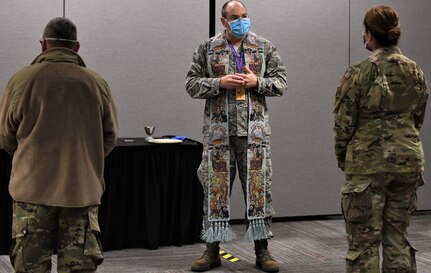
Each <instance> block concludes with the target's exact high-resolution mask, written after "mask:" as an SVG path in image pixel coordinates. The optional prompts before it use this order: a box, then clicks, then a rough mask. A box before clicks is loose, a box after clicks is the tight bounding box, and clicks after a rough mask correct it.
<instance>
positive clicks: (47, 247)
mask: <svg viewBox="0 0 431 273" xmlns="http://www.w3.org/2000/svg"><path fill="white" fill-rule="evenodd" d="M97 213H98V207H97V206H90V207H85V208H62V207H51V206H45V205H34V204H29V203H22V202H14V203H13V226H12V237H13V243H12V247H11V251H10V260H11V263H12V266H13V267H14V269H15V272H17V273H18V272H19V273H21V272H32V273H50V272H51V256H52V255H53V252H54V250H55V249H57V253H58V262H57V263H58V272H59V273H68V272H80V273H84V272H85V273H90V272H96V269H97V266H98V265H100V264H101V263H102V261H103V250H102V247H101V244H100V240H99V234H100V228H99V224H98V220H97Z"/></svg>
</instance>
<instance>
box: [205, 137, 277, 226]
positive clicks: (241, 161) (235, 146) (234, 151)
mask: <svg viewBox="0 0 431 273" xmlns="http://www.w3.org/2000/svg"><path fill="white" fill-rule="evenodd" d="M229 146H230V150H229V154H230V160H229V162H230V166H229V167H230V169H229V172H230V190H231V193H232V185H233V183H234V181H235V176H236V170H237V168H238V174H239V180H240V181H241V188H242V191H243V193H244V202H246V201H247V199H246V198H247V196H246V195H247V171H248V170H247V137H234V136H231V137H229ZM265 164H266V178H267V183H266V215H271V216H272V215H273V214H274V209H273V207H272V195H271V183H272V162H271V148H270V143H269V139H268V144H267V146H266V162H265ZM197 175H198V178H199V181H200V183H201V184H202V187H203V189H204V202H203V204H204V209H203V212H204V215H203V221H204V223H203V226H204V229H205V227H206V226H207V224H208V207H207V205H206V204H208V137H204V147H203V155H202V162H201V164H200V165H199V168H198V171H197ZM245 215H247V212H246V213H245ZM246 219H247V217H246ZM267 220H268V221H267V224H268V225H269V224H270V223H271V217H268V219H267ZM247 225H248V223H247Z"/></svg>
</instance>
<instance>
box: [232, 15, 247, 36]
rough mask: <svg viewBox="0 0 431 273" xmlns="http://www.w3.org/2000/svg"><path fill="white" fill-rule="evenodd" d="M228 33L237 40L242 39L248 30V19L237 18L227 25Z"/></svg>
mask: <svg viewBox="0 0 431 273" xmlns="http://www.w3.org/2000/svg"><path fill="white" fill-rule="evenodd" d="M229 27H230V32H231V33H232V35H233V36H235V37H237V38H242V37H244V36H245V35H246V34H247V33H248V31H249V30H250V18H238V19H236V20H235V21H232V22H230V23H229Z"/></svg>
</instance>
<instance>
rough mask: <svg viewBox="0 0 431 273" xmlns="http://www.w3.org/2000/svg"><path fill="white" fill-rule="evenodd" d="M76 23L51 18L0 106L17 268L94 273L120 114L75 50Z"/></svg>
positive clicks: (38, 272)
mask: <svg viewBox="0 0 431 273" xmlns="http://www.w3.org/2000/svg"><path fill="white" fill-rule="evenodd" d="M76 38H77V37H76V26H75V25H74V24H73V23H72V22H71V21H70V20H69V19H67V18H54V19H52V20H51V21H50V22H49V23H48V24H47V26H46V27H45V30H44V32H43V38H42V39H41V41H40V42H41V46H42V53H41V54H40V55H39V56H38V57H37V58H36V59H35V60H34V61H33V63H32V64H31V65H30V66H27V67H25V68H23V69H22V70H20V71H18V72H17V73H15V75H13V77H12V78H11V80H10V81H9V83H8V85H7V87H6V90H5V91H4V94H3V98H2V100H1V103H0V144H1V145H2V147H3V148H4V149H5V150H6V151H7V152H8V153H10V154H11V155H12V156H13V163H12V172H11V177H10V183H9V192H10V195H11V196H12V198H13V200H14V202H13V226H12V237H13V242H12V247H11V251H10V260H11V263H12V266H13V267H14V269H15V272H20V273H21V272H31V273H50V272H51V256H52V255H53V253H54V251H57V254H58V267H57V269H58V272H59V273H68V272H82V273H84V272H86V273H90V272H95V271H96V269H97V266H98V265H99V264H100V263H101V262H102V261H103V253H102V247H101V245H100V240H99V233H100V229H99V224H98V221H97V211H98V205H99V204H100V199H101V196H102V193H103V190H104V182H103V164H104V158H105V156H106V155H108V154H109V153H110V151H111V150H112V149H113V148H114V145H115V142H116V134H117V114H116V109H115V106H114V102H113V100H112V97H111V92H110V89H109V86H108V85H107V83H106V82H105V80H103V79H102V78H101V77H100V76H99V75H97V74H96V73H95V72H93V71H90V70H88V69H87V68H85V64H84V61H83V60H82V59H81V57H80V56H79V55H78V54H77V51H78V49H79V42H78V41H77V39H76Z"/></svg>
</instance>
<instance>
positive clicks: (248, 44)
mask: <svg viewBox="0 0 431 273" xmlns="http://www.w3.org/2000/svg"><path fill="white" fill-rule="evenodd" d="M258 44H263V46H264V55H265V58H266V59H265V60H262V59H261V54H259V52H258V51H257V45H258ZM214 45H217V46H214ZM210 50H213V59H214V60H213V62H212V63H213V65H214V67H213V68H212V69H211V70H212V71H213V73H214V74H215V75H216V76H215V77H211V76H210V74H209V73H210V71H209V69H208V55H209V54H208V52H209V51H210ZM242 50H243V51H244V52H245V61H246V65H248V66H249V68H250V69H251V70H252V71H253V72H254V73H255V74H260V68H261V67H262V65H264V66H265V70H264V73H263V74H262V75H258V77H257V81H258V86H257V87H255V88H246V91H247V93H248V92H254V93H255V94H257V96H258V97H259V98H260V100H261V104H262V108H263V109H259V111H260V112H259V113H261V115H262V116H263V118H264V122H265V133H266V135H268V136H269V135H271V129H270V126H269V120H268V119H269V117H268V113H267V112H268V109H267V106H266V100H265V97H279V96H281V95H283V94H284V92H285V91H286V90H287V80H286V68H285V66H284V65H283V63H282V61H281V58H280V55H279V54H278V51H277V50H276V48H275V47H274V46H273V45H272V44H271V43H270V42H269V41H268V40H267V39H265V38H263V37H261V36H258V35H256V34H255V33H253V32H249V34H248V35H247V37H246V39H245V40H244V42H243V49H242ZM227 74H235V60H234V58H233V56H232V53H231V52H230V49H229V46H228V43H227V39H226V34H225V33H224V32H223V33H219V34H217V35H216V36H214V37H212V38H211V39H209V40H208V41H205V42H203V43H202V44H201V45H199V47H198V48H197V49H196V50H195V52H194V54H193V61H192V64H191V65H190V68H189V70H188V72H187V78H186V90H187V92H188V93H189V95H190V96H191V97H192V98H197V99H205V100H206V103H205V111H204V126H203V135H204V136H207V135H209V124H210V107H211V101H212V100H216V99H217V96H218V95H219V94H220V93H223V92H226V93H227V94H228V103H229V106H228V107H229V121H228V122H229V135H230V136H247V134H248V112H249V111H248V110H249V109H248V108H249V105H248V95H247V94H246V96H247V97H246V99H245V100H243V101H240V100H236V93H235V92H234V90H228V89H223V88H220V78H221V77H222V76H224V75H227Z"/></svg>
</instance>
